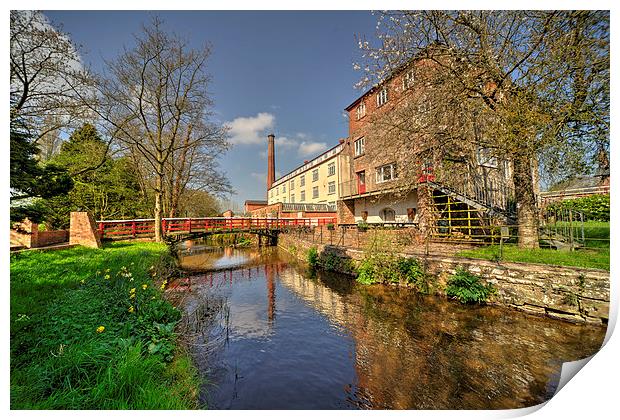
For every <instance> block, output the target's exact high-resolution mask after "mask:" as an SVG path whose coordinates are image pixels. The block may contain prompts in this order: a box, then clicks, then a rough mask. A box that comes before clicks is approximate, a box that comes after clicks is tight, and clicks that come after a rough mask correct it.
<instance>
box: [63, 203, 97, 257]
mask: <svg viewBox="0 0 620 420" xmlns="http://www.w3.org/2000/svg"><path fill="white" fill-rule="evenodd" d="M69 244H71V245H82V246H86V247H89V248H101V239H100V238H99V233H98V232H97V225H96V224H95V219H94V218H93V216H92V214H90V213H88V212H85V211H72V212H71V222H70V227H69Z"/></svg>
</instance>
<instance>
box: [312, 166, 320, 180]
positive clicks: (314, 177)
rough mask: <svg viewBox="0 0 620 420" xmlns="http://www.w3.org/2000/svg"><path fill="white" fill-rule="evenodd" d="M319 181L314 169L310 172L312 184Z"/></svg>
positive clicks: (316, 171) (317, 171) (317, 173)
mask: <svg viewBox="0 0 620 420" xmlns="http://www.w3.org/2000/svg"><path fill="white" fill-rule="evenodd" d="M318 180H319V170H318V169H315V170H313V171H312V182H316V181H318Z"/></svg>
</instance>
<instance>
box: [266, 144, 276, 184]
mask: <svg viewBox="0 0 620 420" xmlns="http://www.w3.org/2000/svg"><path fill="white" fill-rule="evenodd" d="M275 138H276V136H274V135H273V134H269V135H268V136H267V141H268V142H267V190H269V189H270V188H271V186H272V185H273V183H274V182H275V181H276V161H275V159H276V156H275V150H274V143H275Z"/></svg>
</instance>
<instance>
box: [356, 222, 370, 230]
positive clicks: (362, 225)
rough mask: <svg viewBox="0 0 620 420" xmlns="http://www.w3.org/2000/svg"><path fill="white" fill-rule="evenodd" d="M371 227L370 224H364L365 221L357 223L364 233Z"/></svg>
mask: <svg viewBox="0 0 620 420" xmlns="http://www.w3.org/2000/svg"><path fill="white" fill-rule="evenodd" d="M369 226H370V225H369V224H368V223H366V222H364V221H363V220H362V221H360V222H358V223H357V229H358V230H360V231H362V232H365V231H367V230H368V227H369Z"/></svg>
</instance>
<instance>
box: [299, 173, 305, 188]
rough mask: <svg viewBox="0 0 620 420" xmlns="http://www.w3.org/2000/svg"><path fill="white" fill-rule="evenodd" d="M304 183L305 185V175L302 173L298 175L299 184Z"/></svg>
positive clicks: (301, 185)
mask: <svg viewBox="0 0 620 420" xmlns="http://www.w3.org/2000/svg"><path fill="white" fill-rule="evenodd" d="M304 185H306V176H305V175H302V176H300V177H299V186H300V187H303V186H304Z"/></svg>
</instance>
